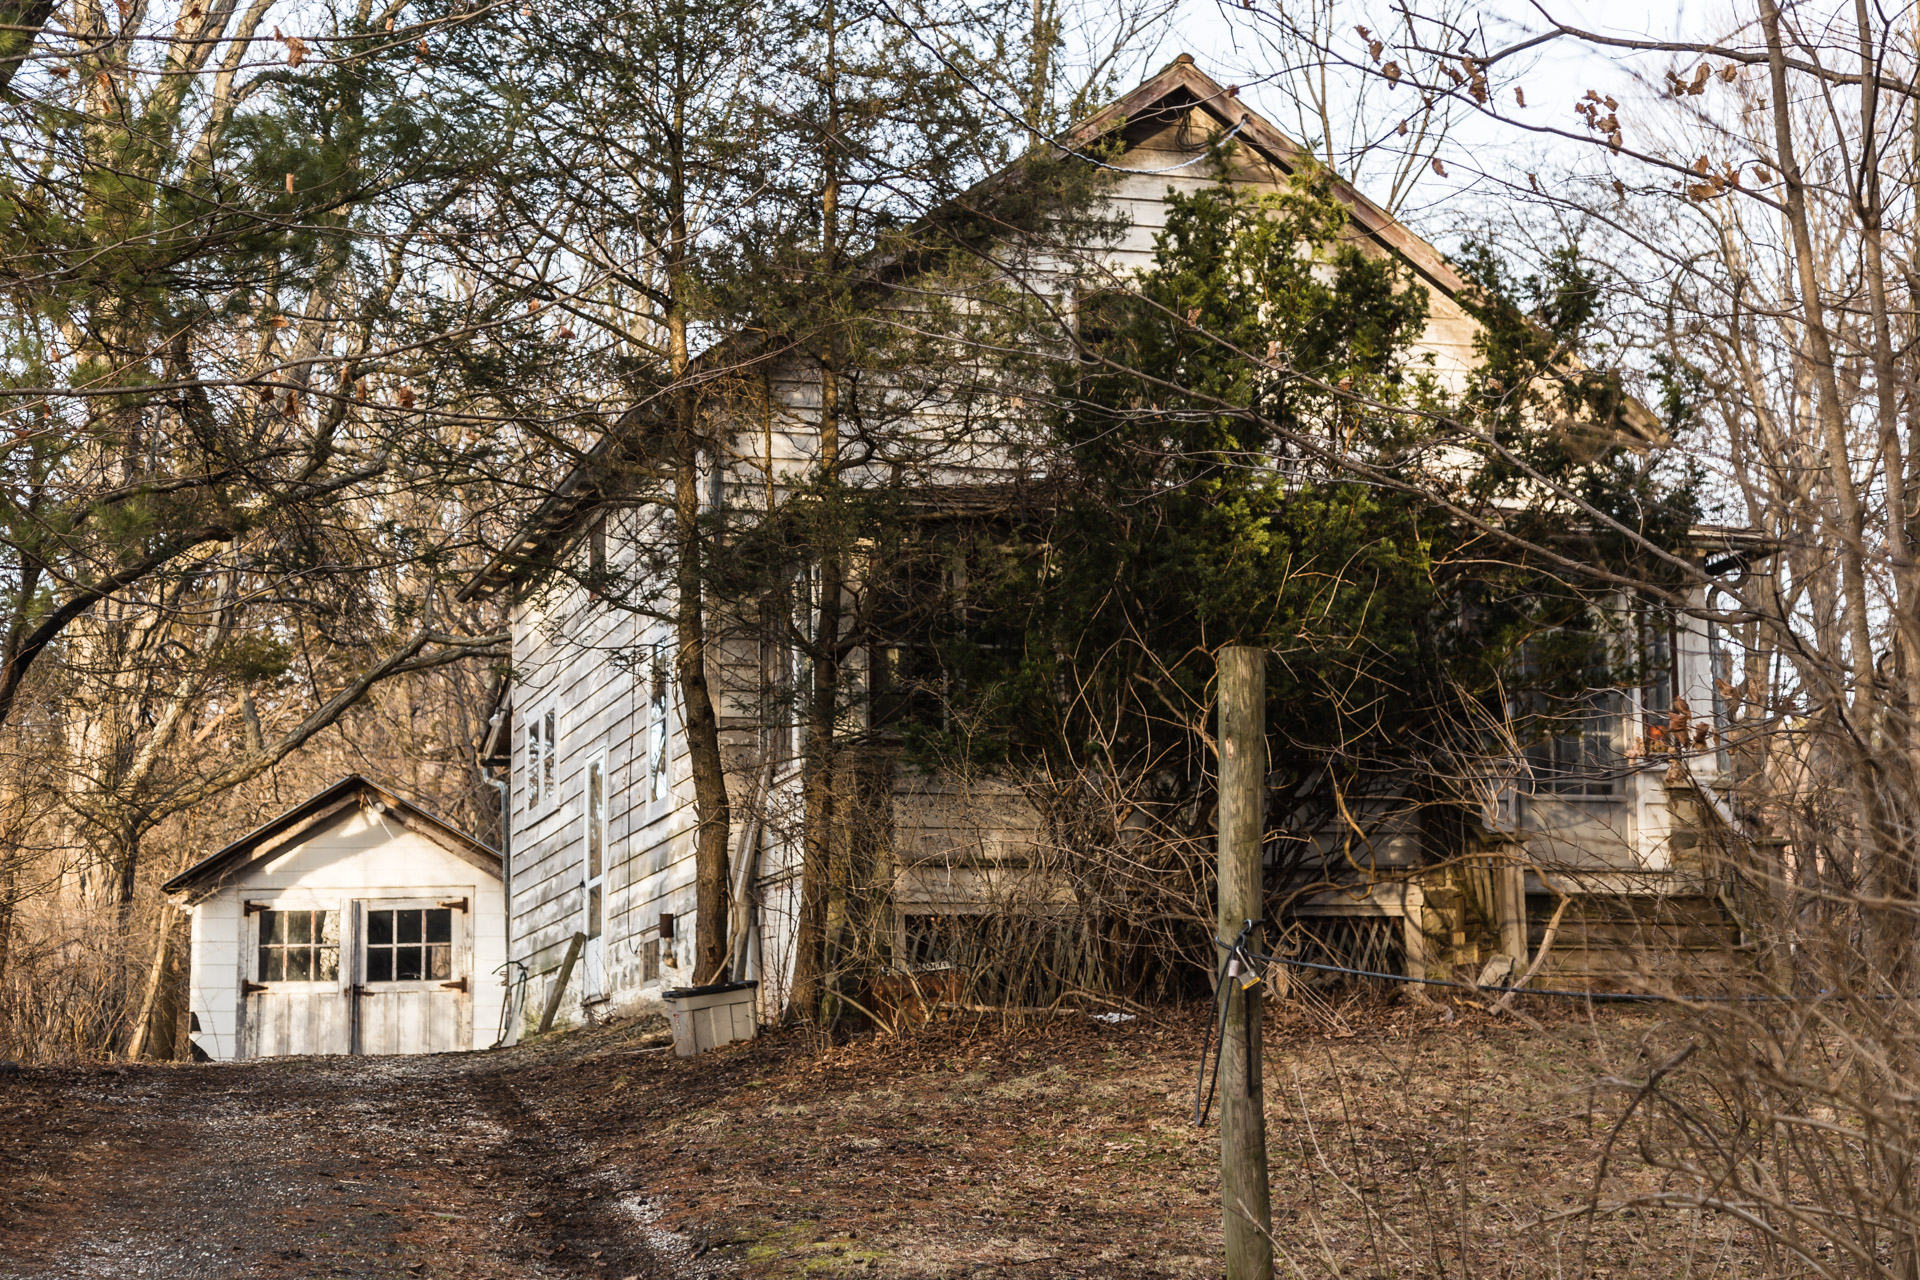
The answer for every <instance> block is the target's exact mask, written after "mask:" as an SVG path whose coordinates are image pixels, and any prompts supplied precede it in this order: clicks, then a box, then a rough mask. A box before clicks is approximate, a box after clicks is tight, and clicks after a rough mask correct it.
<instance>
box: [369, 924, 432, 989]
mask: <svg viewBox="0 0 1920 1280" xmlns="http://www.w3.org/2000/svg"><path fill="white" fill-rule="evenodd" d="M452 977H453V911H452V909H451V908H448V907H412V908H398V909H395V910H391V911H369V912H367V981H368V982H436V981H444V980H446V979H450V978H452Z"/></svg>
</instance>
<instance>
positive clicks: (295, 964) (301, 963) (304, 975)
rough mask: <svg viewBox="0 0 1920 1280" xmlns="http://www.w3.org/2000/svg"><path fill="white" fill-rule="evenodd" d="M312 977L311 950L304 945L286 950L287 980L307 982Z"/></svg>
mask: <svg viewBox="0 0 1920 1280" xmlns="http://www.w3.org/2000/svg"><path fill="white" fill-rule="evenodd" d="M312 978H313V952H312V951H310V950H308V949H307V948H305V947H294V948H290V949H289V950H288V951H287V981H288V982H307V981H310V980H311V979H312Z"/></svg>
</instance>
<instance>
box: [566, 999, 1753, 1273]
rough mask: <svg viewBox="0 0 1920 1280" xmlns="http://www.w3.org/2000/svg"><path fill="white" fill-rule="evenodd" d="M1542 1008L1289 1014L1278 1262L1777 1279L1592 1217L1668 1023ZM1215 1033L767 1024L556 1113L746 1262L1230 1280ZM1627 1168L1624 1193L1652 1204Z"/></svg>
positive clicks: (757, 1268)
mask: <svg viewBox="0 0 1920 1280" xmlns="http://www.w3.org/2000/svg"><path fill="white" fill-rule="evenodd" d="M1536 1013H1537V1015H1538V1016H1542V1017H1544V1018H1545V1020H1546V1021H1545V1025H1544V1027H1542V1028H1541V1029H1540V1030H1529V1029H1526V1028H1522V1027H1518V1026H1515V1025H1513V1024H1512V1023H1510V1022H1506V1021H1504V1020H1502V1021H1494V1020H1492V1019H1490V1018H1488V1017H1486V1016H1485V1015H1484V1014H1481V1013H1478V1012H1476V1011H1473V1010H1471V1009H1452V1008H1443V1007H1439V1006H1433V1005H1411V1004H1410V1005H1394V1006H1387V1005H1372V1006H1364V1005H1350V1006H1348V1007H1347V1008H1345V1009H1343V1010H1341V1011H1340V1016H1339V1017H1337V1018H1329V1017H1328V1016H1326V1012H1325V1011H1321V1012H1320V1013H1317V1014H1315V1015H1313V1016H1307V1015H1305V1014H1303V1013H1294V1014H1292V1015H1289V1014H1288V1013H1286V1012H1285V1011H1282V1013H1281V1015H1280V1016H1279V1017H1277V1018H1276V1019H1275V1020H1274V1022H1273V1024H1272V1025H1270V1029H1269V1034H1268V1039H1267V1071H1268V1109H1269V1117H1270V1123H1269V1144H1270V1158H1271V1164H1272V1177H1273V1188H1274V1209H1275V1214H1274V1217H1275V1227H1274V1229H1275V1236H1276V1244H1277V1246H1278V1249H1277V1252H1278V1256H1279V1258H1280V1262H1281V1274H1282V1275H1293V1276H1314V1277H1319V1276H1329V1277H1331V1276H1341V1277H1350V1276H1416V1275H1419V1276H1427V1275H1431V1276H1456V1275H1457V1276H1513V1277H1519V1276H1536V1275H1537V1276H1542V1277H1546V1276H1552V1277H1562V1276H1595V1277H1607V1278H1609V1280H1624V1278H1626V1277H1637V1276H1648V1277H1652V1276H1659V1277H1663V1278H1664V1277H1680V1276H1695V1275H1699V1276H1707V1275H1713V1276H1726V1275H1756V1274H1758V1272H1756V1271H1754V1270H1753V1269H1752V1262H1751V1258H1750V1256H1749V1254H1748V1252H1747V1250H1746V1248H1745V1246H1744V1243H1743V1240H1742V1237H1741V1235H1740V1234H1739V1232H1738V1231H1737V1230H1735V1229H1734V1228H1733V1226H1732V1225H1731V1224H1728V1223H1726V1222H1725V1221H1723V1220H1713V1219H1702V1218H1699V1217H1698V1216H1696V1215H1692V1214H1679V1213H1675V1214H1662V1215H1660V1216H1658V1217H1652V1216H1647V1214H1646V1211H1644V1210H1641V1211H1634V1210H1628V1211H1625V1212H1623V1213H1621V1214H1619V1215H1618V1216H1614V1215H1608V1214H1590V1213H1588V1212H1587V1211H1586V1210H1587V1206H1588V1205H1589V1203H1590V1198H1591V1193H1592V1191H1593V1186H1594V1177H1595V1173H1596V1170H1597V1168H1598V1165H1599V1161H1600V1157H1601V1153H1602V1151H1603V1150H1604V1149H1605V1148H1606V1146H1607V1143H1608V1138H1609V1135H1610V1133H1611V1130H1612V1126H1613V1125H1614V1124H1615V1122H1616V1121H1617V1120H1618V1118H1619V1115H1620V1112H1621V1109H1622V1104H1623V1095H1622V1093H1621V1092H1620V1091H1618V1090H1615V1089H1607V1088H1598V1089H1597V1088H1596V1087H1595V1086H1596V1081H1599V1080H1602V1079H1604V1078H1608V1077H1612V1078H1614V1079H1618V1080H1622V1081H1631V1080H1633V1079H1635V1078H1636V1075H1639V1076H1643V1075H1644V1073H1645V1070H1646V1065H1645V1064H1646V1062H1647V1061H1648V1060H1649V1058H1650V1057H1653V1056H1656V1055H1658V1054H1660V1053H1661V1052H1662V1048H1663V1045H1664V1039H1663V1037H1665V1036H1667V1035H1668V1034H1669V1032H1668V1028H1667V1024H1666V1023H1664V1022H1663V1021H1662V1019H1661V1018H1660V1017H1659V1016H1658V1015H1654V1014H1648V1013H1644V1012H1627V1013H1606V1014H1600V1015H1596V1016H1593V1017H1588V1016H1586V1015H1585V1014H1584V1013H1573V1012H1568V1011H1564V1010H1563V1011H1560V1012H1558V1013H1555V1012H1554V1011H1536ZM1203 1017H1204V1013H1203V1011H1201V1010H1197V1009H1189V1010H1182V1011H1178V1012H1174V1013H1166V1014H1161V1015H1156V1016H1152V1017H1148V1018H1142V1019H1137V1020H1135V1021H1133V1022H1129V1023H1124V1024H1120V1025H1105V1024H1101V1023H1098V1022H1095V1021H1093V1020H1091V1019H1089V1018H1087V1017H1084V1016H1080V1017H1074V1018H1057V1019H1050V1020H1045V1021H1040V1022H1034V1023H1030V1024H1028V1025H1025V1026H1020V1027H1007V1026H1003V1025H1001V1024H999V1023H998V1022H996V1021H995V1020H992V1019H986V1018H980V1019H963V1020H959V1021H954V1022H949V1023H945V1024H939V1025H935V1026H932V1027H928V1028H926V1029H925V1030H923V1031H922V1032H920V1033H918V1034H916V1035H913V1036H911V1037H907V1038H905V1039H892V1038H881V1037H872V1036H865V1037H859V1038H856V1039H854V1040H851V1041H848V1042H846V1043H841V1044H837V1045H818V1044H809V1043H807V1042H806V1040H805V1039H804V1038H803V1037H801V1036H799V1035H797V1034H783V1035H774V1036H768V1037H766V1038H763V1039H762V1040H761V1041H760V1042H759V1043H757V1044H755V1045H752V1046H749V1047H744V1048H739V1049H735V1050H731V1051H727V1052H723V1053H720V1054H715V1055H712V1056H710V1057H708V1058H706V1059H703V1060H700V1061H696V1062H691V1063H682V1062H675V1061H670V1060H668V1059H667V1058H666V1057H665V1055H660V1056H658V1057H655V1058H653V1059H651V1060H649V1061H647V1063H646V1065H645V1067H644V1068H641V1069H629V1070H627V1071H624V1072H620V1073H617V1074H615V1075H614V1076H613V1077H612V1078H611V1079H609V1080H608V1082H607V1083H606V1085H605V1087H604V1088H605V1092H604V1094H603V1095H602V1096H601V1097H599V1098H594V1097H592V1096H590V1095H589V1093H588V1092H585V1091H588V1090H591V1089H592V1088H594V1086H592V1085H590V1084H588V1083H587V1082H588V1081H589V1080H590V1079H591V1078H592V1076H591V1073H590V1072H589V1071H588V1070H587V1069H586V1068H587V1065H588V1063H589V1062H590V1061H591V1059H590V1057H588V1056H585V1053H584V1051H585V1049H586V1046H585V1045H584V1043H583V1044H580V1045H579V1046H577V1051H581V1052H582V1056H580V1057H579V1058H577V1059H576V1061H575V1063H574V1065H573V1066H571V1067H567V1068H562V1067H561V1066H560V1064H559V1063H558V1062H555V1063H553V1067H552V1069H554V1070H555V1071H556V1073H557V1074H556V1076H555V1077H554V1078H553V1079H552V1080H551V1082H550V1084H551V1086H552V1087H554V1088H555V1089H556V1092H555V1093H553V1094H552V1095H550V1097H551V1103H552V1105H554V1106H555V1107H556V1108H558V1109H560V1110H565V1111H574V1110H575V1109H576V1108H577V1109H578V1111H577V1112H576V1121H575V1122H576V1123H580V1124H586V1125H591V1126H593V1127H595V1128H597V1129H598V1130H599V1132H600V1135H601V1136H600V1138H599V1139H598V1142H599V1143H600V1144H601V1145H602V1147H603V1149H604V1150H606V1151H607V1153H608V1155H609V1156H610V1157H614V1158H618V1159H621V1160H630V1161H632V1162H633V1166H634V1176H635V1177H636V1178H642V1177H644V1180H645V1182H646V1183H647V1185H648V1186H650V1187H651V1188H653V1189H654V1190H655V1192H656V1195H657V1196H658V1197H659V1199H658V1203H659V1204H660V1205H661V1206H662V1209H663V1216H662V1219H661V1223H662V1225H664V1226H667V1227H670V1228H672V1229H673V1230H676V1231H679V1232H682V1233H686V1234H688V1235H690V1236H692V1237H694V1238H697V1239H700V1240H703V1241H705V1242H707V1245H708V1247H709V1248H710V1249H711V1251H712V1254H713V1256H714V1257H715V1258H722V1259H728V1260H730V1261H732V1262H733V1263H734V1264H735V1265H737V1266H738V1268H739V1270H740V1271H741V1272H743V1273H744V1274H749V1275H753V1276H767V1277H782V1276H799V1275H840V1274H854V1275H859V1274H884V1275H890V1276H903V1277H944V1276H961V1275H973V1276H1029V1275H1047V1276H1115V1277H1189V1276H1191V1277H1201V1276H1209V1277H1210V1276H1216V1275H1218V1274H1219V1270H1220V1265H1219V1263H1218V1261H1217V1258H1218V1251H1219V1245H1220V1224H1219V1214H1220V1209H1219V1204H1218V1199H1217V1195H1218V1193H1217V1190H1216V1182H1215V1170H1216V1163H1215V1161H1216V1143H1217V1141H1218V1136H1217V1131H1216V1130H1215V1129H1213V1128H1212V1127H1208V1128H1207V1129H1204V1130H1198V1129H1195V1128H1194V1126H1193V1124H1192V1119H1191V1110H1192V1105H1193V1085H1194V1071H1195V1066H1196V1058H1197V1054H1198V1051H1199V1044H1200V1039H1201V1035H1202V1030H1203V1026H1204V1023H1203V1021H1202V1019H1203ZM599 1034H601V1035H604V1036H609V1037H614V1036H617V1035H618V1034H619V1033H618V1032H603V1033H599ZM610 1043H611V1041H610ZM608 1051H609V1052H611V1051H612V1050H611V1049H609V1050H608ZM567 1056H568V1057H573V1056H574V1055H573V1054H568V1055H567ZM567 1078H570V1079H571V1080H572V1081H575V1082H577V1085H576V1086H575V1087H577V1088H579V1089H580V1090H582V1092H577V1093H576V1092H573V1089H572V1088H570V1087H569V1085H568V1084H567V1083H565V1082H564V1080H565V1079H567ZM568 1095H570V1096H568ZM1630 1145H1631V1144H1630V1143H1629V1148H1630ZM1616 1146H1617V1144H1616ZM1629 1155H1630V1151H1623V1152H1619V1153H1618V1154H1617V1155H1616V1158H1615V1161H1614V1163H1613V1167H1612V1170H1611V1171H1610V1173H1609V1175H1608V1180H1609V1187H1610V1192H1611V1195H1610V1197H1609V1198H1619V1197H1620V1195H1621V1193H1622V1192H1625V1191H1631V1190H1633V1189H1636V1188H1635V1184H1634V1179H1635V1177H1636V1167H1635V1166H1634V1165H1633V1163H1632V1161H1631V1160H1630V1158H1625V1157H1627V1156H1629ZM643 1171H644V1173H643Z"/></svg>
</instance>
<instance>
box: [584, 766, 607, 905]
mask: <svg viewBox="0 0 1920 1280" xmlns="http://www.w3.org/2000/svg"><path fill="white" fill-rule="evenodd" d="M605 789H606V783H605V780H604V779H603V778H602V776H601V773H600V762H599V761H598V760H596V761H594V762H593V763H592V764H589V765H588V766H587V878H588V879H589V880H597V879H599V877H600V868H601V866H602V865H603V860H604V851H603V842H604V841H605V839H606V819H605V813H606V805H605V804H604V802H603V799H602V793H603V792H604V791H605Z"/></svg>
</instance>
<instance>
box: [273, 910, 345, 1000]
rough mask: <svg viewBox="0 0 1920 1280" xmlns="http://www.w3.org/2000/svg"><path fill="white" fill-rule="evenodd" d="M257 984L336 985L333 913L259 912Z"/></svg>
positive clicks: (336, 929) (336, 931) (336, 927)
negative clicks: (258, 981) (325, 983)
mask: <svg viewBox="0 0 1920 1280" xmlns="http://www.w3.org/2000/svg"><path fill="white" fill-rule="evenodd" d="M259 973H260V981H261V982H336V981H338V980H339V978H340V916H339V914H338V913H337V912H333V911H262V912H261V913H260V963H259Z"/></svg>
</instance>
